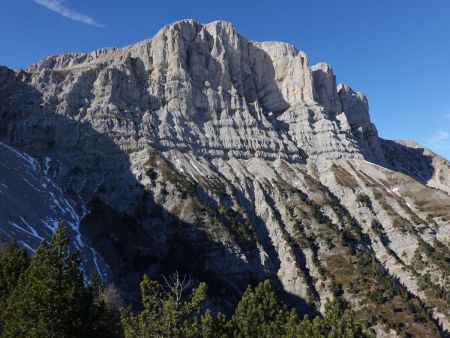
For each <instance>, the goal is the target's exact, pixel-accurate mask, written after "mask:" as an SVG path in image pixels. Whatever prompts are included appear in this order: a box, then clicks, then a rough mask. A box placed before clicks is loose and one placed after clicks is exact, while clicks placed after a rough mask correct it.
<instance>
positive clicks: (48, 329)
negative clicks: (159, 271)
mask: <svg viewBox="0 0 450 338" xmlns="http://www.w3.org/2000/svg"><path fill="white" fill-rule="evenodd" d="M193 284H194V283H193V282H192V281H191V280H189V279H188V278H187V277H183V276H180V275H179V274H178V273H177V272H175V273H174V274H172V275H170V276H168V277H165V276H163V278H162V281H161V282H158V281H156V280H152V279H150V278H149V277H147V276H144V277H143V280H142V282H141V284H140V291H141V302H142V303H141V305H140V306H139V307H138V308H137V309H133V308H132V307H131V306H128V307H124V306H123V304H122V302H121V301H120V297H119V296H118V293H117V291H115V289H114V288H112V287H105V286H104V285H103V284H102V282H101V281H100V279H99V278H98V276H97V275H96V274H93V275H92V276H91V278H90V281H89V283H86V282H85V280H84V276H83V272H82V270H81V265H80V258H79V253H78V252H77V251H75V252H71V251H70V250H69V238H68V236H67V234H66V232H65V229H64V226H63V224H59V225H58V227H57V229H56V231H55V234H54V235H53V237H52V239H51V241H50V242H49V243H48V242H46V241H43V242H42V243H41V244H40V245H39V247H38V248H37V250H36V252H35V253H34V255H33V257H32V258H29V257H28V254H27V252H26V250H25V249H24V248H21V247H19V246H18V244H17V243H16V241H12V243H11V244H10V245H9V246H8V247H7V248H6V249H5V250H3V252H2V253H0V337H1V338H3V337H5V338H6V337H8V338H10V337H11V338H12V337H14V338H16V337H126V338H131V337H132V338H135V337H139V338H141V337H142V338H147V337H149V338H150V337H183V338H184V337H199V338H200V337H201V338H212V337H243V338H244V337H249V338H250V337H258V338H259V337H324V338H325V337H326V338H340V337H349V338H351V337H368V336H371V333H370V332H369V331H368V330H367V329H363V328H362V327H361V326H359V325H358V324H357V323H356V322H355V319H354V313H353V312H352V311H351V310H350V309H348V308H347V307H346V306H345V304H344V303H343V302H342V301H340V300H333V301H330V302H328V303H327V304H326V306H325V311H324V314H323V316H321V317H316V318H314V319H313V320H311V319H309V318H308V317H307V316H306V315H305V317H304V318H302V319H301V318H299V316H298V314H297V312H296V311H295V310H294V309H289V308H288V307H287V306H286V305H285V304H284V303H283V302H282V301H280V299H279V298H278V297H277V295H276V292H275V290H274V289H273V287H272V284H271V282H270V281H269V280H266V281H264V282H261V283H260V284H259V285H257V286H256V287H255V288H251V287H248V288H247V290H246V291H245V292H244V294H243V296H242V298H241V300H240V302H239V303H238V305H237V307H236V308H235V310H234V313H233V314H232V315H231V316H226V315H224V314H222V313H216V312H215V311H213V310H212V307H211V306H209V305H208V300H207V285H206V284H204V283H197V284H196V285H195V286H194V285H193Z"/></svg>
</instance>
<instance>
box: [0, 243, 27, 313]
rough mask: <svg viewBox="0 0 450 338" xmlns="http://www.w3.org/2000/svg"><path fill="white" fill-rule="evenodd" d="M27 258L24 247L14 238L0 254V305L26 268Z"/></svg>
mask: <svg viewBox="0 0 450 338" xmlns="http://www.w3.org/2000/svg"><path fill="white" fill-rule="evenodd" d="M28 265H29V259H28V255H27V252H26V250H25V249H24V248H19V247H18V245H17V242H16V240H15V239H13V240H12V242H11V244H10V245H9V246H8V247H7V249H6V251H5V253H4V254H3V255H1V256H0V307H1V306H2V304H3V303H4V302H5V300H6V298H7V297H8V295H9V294H10V292H11V291H12V289H13V288H14V287H15V286H16V284H17V282H18V281H19V277H20V275H21V274H22V273H23V272H24V271H25V270H26V269H27V268H28Z"/></svg>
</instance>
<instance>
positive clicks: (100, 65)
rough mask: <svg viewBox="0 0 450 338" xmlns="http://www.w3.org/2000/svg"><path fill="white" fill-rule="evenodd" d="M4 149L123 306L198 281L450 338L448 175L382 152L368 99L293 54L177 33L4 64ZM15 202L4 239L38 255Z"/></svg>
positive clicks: (229, 293)
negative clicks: (176, 276)
mask: <svg viewBox="0 0 450 338" xmlns="http://www.w3.org/2000/svg"><path fill="white" fill-rule="evenodd" d="M0 140H1V141H2V142H3V143H5V144H7V145H8V147H7V146H2V147H4V148H0V150H1V149H12V148H10V147H14V148H16V149H17V150H16V154H17V151H19V153H18V154H22V153H21V152H24V153H27V154H29V155H30V156H33V157H34V160H33V161H36V166H35V168H34V169H33V170H34V171H33V176H34V177H35V178H36V177H40V176H44V177H47V179H48V180H50V181H51V184H52V185H54V186H55V187H58V189H59V188H60V189H61V190H60V193H61V196H60V197H58V198H61V199H64V201H65V202H64V203H67V205H68V206H70V208H72V210H73V214H74V215H75V216H73V219H68V220H67V217H63V216H64V215H63V213H64V210H59V211H58V210H56V209H55V208H52V207H51V206H50V207H49V210H46V209H45V208H44V207H43V208H40V209H39V210H40V213H38V214H37V215H39V217H40V218H42V219H45V217H46V216H47V215H53V216H52V218H51V219H52V220H53V223H54V220H56V219H57V218H60V219H66V220H67V222H69V223H70V222H71V223H70V224H71V227H72V229H73V231H74V232H73V233H74V236H75V237H76V236H79V237H78V238H79V240H80V241H82V242H83V244H85V247H84V246H80V245H78V247H80V248H81V247H83V248H84V249H83V250H85V251H86V257H88V258H87V259H88V260H91V261H92V260H93V259H98V261H100V260H101V261H102V262H101V263H100V265H101V267H103V268H104V269H105V270H107V271H105V275H107V276H108V277H107V278H109V279H110V280H112V281H114V282H115V283H116V284H117V285H118V286H119V287H120V288H121V290H122V291H123V292H124V294H126V295H128V297H130V298H133V295H134V293H133V292H134V291H135V290H136V285H137V282H138V281H139V279H140V278H141V276H142V274H143V273H148V274H150V275H153V276H156V275H158V274H160V273H166V272H170V271H173V270H180V271H182V272H185V273H189V274H191V275H192V276H193V277H194V278H196V279H197V280H205V281H207V282H209V283H210V285H214V286H215V287H214V288H212V294H211V299H213V300H214V299H216V300H217V299H220V300H221V303H223V302H224V301H223V299H225V298H227V299H229V302H230V304H232V302H233V300H234V299H236V298H237V297H238V295H239V294H240V293H241V292H242V290H243V289H244V288H245V287H246V285H247V284H248V283H252V282H254V281H256V280H260V279H264V278H271V279H272V280H273V281H274V282H275V283H277V284H278V286H279V288H280V289H283V290H284V291H285V295H286V300H287V301H288V302H290V303H292V304H293V305H295V306H297V307H298V308H299V309H301V310H302V311H307V312H311V313H313V312H315V311H320V310H322V309H323V305H324V303H325V301H326V299H327V298H330V297H333V296H339V297H343V298H345V299H347V300H348V301H349V302H350V303H351V305H352V306H353V307H354V308H355V310H356V311H357V313H358V314H361V316H362V314H367V313H373V314H374V315H373V316H374V317H373V318H371V323H370V324H371V325H373V326H374V327H375V328H376V329H377V330H378V332H379V335H382V333H383V332H385V331H386V332H388V331H389V329H388V327H389V325H390V324H392V325H394V327H395V328H396V331H398V332H397V333H399V332H400V331H401V330H405V332H410V333H412V334H418V335H422V336H427V335H428V336H433V334H434V333H433V332H432V331H431V329H430V327H429V326H427V325H425V324H420V323H418V322H417V318H416V317H417V316H418V315H417V314H416V315H415V314H414V311H415V310H411V309H412V307H414V306H419V308H420V307H422V308H424V309H427V311H430V314H429V315H428V314H426V313H425V314H424V315H423V316H424V318H434V320H435V322H436V323H437V324H438V325H439V327H440V329H441V330H448V328H449V320H450V313H449V306H448V301H449V298H448V293H449V292H448V291H449V287H450V280H449V278H450V277H449V275H448V259H449V252H450V251H449V246H448V245H449V239H450V195H449V194H450V163H449V162H448V161H447V160H445V159H443V158H441V157H439V156H438V155H436V154H434V153H432V152H430V151H428V150H426V149H423V148H422V147H420V146H419V145H416V144H413V143H411V142H396V141H387V140H383V139H381V138H379V137H378V134H377V130H376V128H375V126H374V125H373V124H372V123H371V121H370V116H369V108H368V101H367V99H366V97H365V96H364V95H363V94H362V93H359V92H355V91H354V90H352V89H351V88H350V87H349V86H348V85H345V84H344V85H339V86H336V79H335V76H334V74H333V72H332V69H331V67H330V66H328V65H326V64H318V65H314V66H310V65H309V64H308V60H307V57H306V55H305V54H304V53H303V52H301V51H299V50H297V49H296V48H295V47H293V46H291V45H289V44H286V43H280V42H253V41H249V40H247V39H246V38H244V37H242V36H241V35H239V34H238V33H237V32H236V30H235V28H234V26H233V25H232V24H230V23H227V22H222V21H217V22H213V23H210V24H206V25H203V24H200V23H198V22H195V21H192V20H184V21H180V22H176V23H174V24H171V25H168V26H166V27H164V28H162V29H161V31H160V32H159V33H158V34H157V35H156V36H155V37H153V38H152V39H150V40H146V41H142V42H139V43H137V44H134V45H131V46H128V47H125V48H120V49H114V48H109V49H99V50H96V51H93V52H91V53H81V54H64V55H58V56H51V57H48V58H46V59H44V60H42V61H39V62H37V63H36V64H33V65H31V66H29V67H28V68H27V69H24V70H15V71H13V70H10V69H8V68H6V67H2V68H0ZM2 151H3V150H2ZM4 151H6V150H4ZM12 151H13V150H8V152H9V153H11V152H12ZM21 156H24V155H23V154H22V155H21ZM20 158H22V157H20V156H19V157H18V159H19V160H20ZM15 161H17V158H16V160H12V159H11V160H8V161H6V162H4V163H5V164H3V165H4V166H5V165H6V166H7V167H8V168H9V169H8V170H12V169H11V168H12V166H14V165H16V167H17V166H18V165H19V164H17V163H16V162H15ZM14 163H16V164H14ZM33 163H34V162H33ZM23 165H25V164H23ZM44 169H45V170H44ZM40 171H41V172H40ZM48 173H51V176H49V174H48ZM8 175H9V174H6V171H3V172H0V179H2V180H3V181H0V183H1V182H4V184H5V185H7V186H8V185H9V184H12V183H8V182H13V180H19V181H20V182H19V183H15V184H25V183H24V182H23V180H22V179H21V178H18V177H14V179H13V178H12V175H9V176H8ZM24 179H25V178H24ZM40 179H43V178H36V180H37V181H39V180H40ZM43 180H44V179H43ZM44 181H45V180H44ZM39 182H40V181H39ZM0 189H2V188H1V186H0ZM42 193H43V194H44V195H45V194H47V192H46V191H44V192H42ZM17 194H18V191H17V190H15V189H10V190H6V189H2V190H1V193H0V201H2V206H1V207H0V222H1V223H0V229H1V230H2V233H3V235H4V237H11V236H13V235H16V236H22V237H23V241H24V245H29V246H30V247H33V245H35V243H36V241H38V240H39V239H40V238H43V237H46V236H48V232H49V231H48V228H49V227H47V228H46V227H45V224H44V226H38V225H37V224H38V223H39V220H38V219H37V218H36V217H35V218H32V217H31V216H30V215H29V214H30V210H29V208H25V207H23V208H19V206H18V205H21V203H19V204H18V205H17V206H15V207H14V208H15V209H14V210H15V212H14V216H10V215H11V212H10V211H9V210H10V209H11V208H9V207H7V206H6V207H4V206H3V205H6V204H3V203H6V201H8V198H9V199H11V198H12V197H14V198H15V199H16V196H17ZM47 195H48V194H47ZM21 198H22V197H21ZM58 198H57V199H58ZM25 199H26V198H25ZM43 200H44V199H43ZM30 204H31V205H33V203H30ZM63 209H64V208H63ZM18 210H20V213H23V216H22V215H19V214H18ZM52 213H53V214H52ZM55 213H56V214H55ZM58 213H59V214H58ZM35 215H36V214H35ZM58 215H60V216H58ZM21 217H23V218H24V220H22V218H21ZM49 217H50V216H49ZM29 219H33V222H34V223H36V226H35V224H34V223H33V224H31V225H30V226H31V227H32V228H33V229H34V230H31V229H30V228H27V226H28V224H27V222H28V223H29V221H28V220H29ZM11 222H13V223H14V224H15V225H13V226H12V225H11V224H12V223H11ZM50 227H51V226H50ZM33 236H34V237H33ZM88 251H90V252H88ZM369 261H370V262H371V263H370V264H369V263H368V262H369ZM91 266H92V265H91ZM386 288H388V290H387V289H386ZM391 289H392V290H391ZM386 290H387V291H386ZM408 293H409V295H408ZM405 295H406V296H405ZM443 295H444V296H443ZM377 297H378V298H377ZM380 297H381V298H380ZM391 299H394V300H395V301H390V300H391ZM417 304H419V305H417ZM394 311H395V312H396V313H397V314H398V313H400V312H401V314H402V316H400V315H397V316H396V315H391V312H392V313H394ZM421 311H422V312H423V310H421ZM414 316H416V317H414ZM427 316H429V317H427ZM382 323H385V324H386V323H390V324H388V325H387V326H386V325H383V324H382ZM401 323H403V324H401ZM405 323H406V324H405ZM400 324H401V325H403V327H402V326H401V325H400ZM392 325H391V327H392Z"/></svg>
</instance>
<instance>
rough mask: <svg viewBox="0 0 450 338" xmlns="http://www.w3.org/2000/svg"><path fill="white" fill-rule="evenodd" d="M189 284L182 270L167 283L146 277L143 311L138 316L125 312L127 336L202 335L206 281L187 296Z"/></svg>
mask: <svg viewBox="0 0 450 338" xmlns="http://www.w3.org/2000/svg"><path fill="white" fill-rule="evenodd" d="M189 284H190V283H189V282H187V281H186V280H185V279H184V278H183V279H182V278H180V276H179V275H178V273H176V274H174V275H172V276H170V277H169V279H168V280H167V279H166V280H165V283H164V284H160V283H159V282H157V281H153V280H150V279H149V278H148V277H147V276H144V279H143V281H142V282H141V296H142V305H143V310H142V311H141V312H140V313H138V314H136V315H135V314H133V313H131V312H130V311H128V312H127V311H123V312H122V325H123V328H124V331H125V337H130V338H131V337H133V338H134V337H198V336H199V332H200V331H201V328H200V325H201V324H200V311H201V308H200V306H201V304H202V302H203V301H204V300H205V298H206V284H204V283H200V285H199V286H198V287H196V288H194V289H192V291H191V292H190V294H188V295H185V293H186V291H187V290H188V288H189Z"/></svg>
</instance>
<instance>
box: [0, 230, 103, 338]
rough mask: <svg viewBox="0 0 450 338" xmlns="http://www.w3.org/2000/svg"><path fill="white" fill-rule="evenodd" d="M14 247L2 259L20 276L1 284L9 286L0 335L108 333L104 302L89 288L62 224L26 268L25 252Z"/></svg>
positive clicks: (1, 315) (54, 335)
mask: <svg viewBox="0 0 450 338" xmlns="http://www.w3.org/2000/svg"><path fill="white" fill-rule="evenodd" d="M15 246H16V245H15V243H13V244H12V249H11V250H9V251H8V252H7V254H6V255H5V256H4V257H2V262H3V261H7V262H10V263H11V266H9V267H7V269H8V271H14V272H15V273H16V274H13V275H11V276H13V277H10V278H3V275H2V281H1V285H10V286H8V288H9V292H8V294H7V297H6V300H5V301H4V304H3V305H2V310H1V311H0V327H1V333H0V336H1V337H81V336H92V334H95V333H96V332H97V333H100V332H109V329H108V327H106V326H105V325H102V324H103V322H102V320H103V317H104V315H103V314H104V313H105V311H104V306H103V304H102V302H100V301H97V300H96V295H95V293H93V292H92V290H91V289H90V288H89V287H87V286H85V284H84V280H83V273H82V271H81V269H80V261H79V257H78V252H73V253H71V252H70V251H69V238H68V237H67V235H66V232H65V230H64V226H63V224H62V223H60V224H59V225H58V227H57V229H56V231H55V234H54V236H53V238H52V240H51V242H50V244H48V243H47V242H45V241H43V242H42V243H41V244H40V245H39V247H38V248H37V250H36V253H35V255H34V256H33V259H32V261H31V264H30V265H29V266H28V267H27V265H28V264H27V259H26V253H24V252H23V251H21V250H22V249H18V248H17V247H15ZM3 270H4V268H3V266H2V272H3ZM17 276H19V277H18V279H17ZM14 278H15V279H17V282H15V283H14ZM14 284H15V285H14ZM11 285H12V289H11ZM95 336H102V335H97V334H95ZM109 336H110V335H109Z"/></svg>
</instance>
